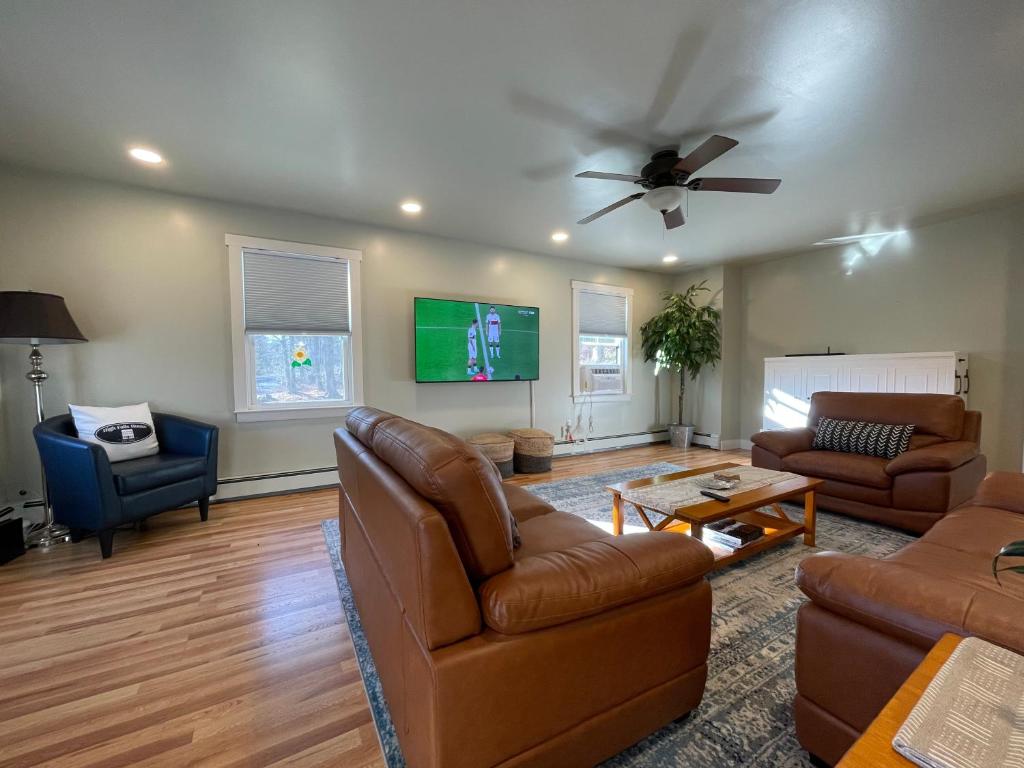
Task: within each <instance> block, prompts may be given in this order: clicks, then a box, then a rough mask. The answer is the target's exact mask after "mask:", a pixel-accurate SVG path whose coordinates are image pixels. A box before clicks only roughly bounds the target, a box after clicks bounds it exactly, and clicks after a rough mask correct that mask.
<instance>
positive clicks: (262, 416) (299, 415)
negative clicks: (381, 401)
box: [235, 403, 361, 423]
mask: <svg viewBox="0 0 1024 768" xmlns="http://www.w3.org/2000/svg"><path fill="white" fill-rule="evenodd" d="M360 405H361V403H353V404H352V405H331V406H315V405H314V406H310V407H302V408H265V409H262V410H253V411H235V421H237V422H239V423H243V422H247V421H293V420H299V419H343V418H345V416H347V415H348V412H349V411H351V410H352V409H353V408H358V407H359V406H360Z"/></svg>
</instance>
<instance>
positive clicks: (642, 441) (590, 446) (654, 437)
mask: <svg viewBox="0 0 1024 768" xmlns="http://www.w3.org/2000/svg"><path fill="white" fill-rule="evenodd" d="M667 442H668V430H665V429H658V430H654V431H649V432H624V433H623V434H620V435H601V436H600V437H588V438H587V439H586V440H584V441H582V442H578V443H572V442H569V441H568V440H556V441H555V456H568V455H570V454H572V453H575V452H578V451H579V450H580V448H581V447H582V450H583V452H584V453H597V452H598V451H613V450H616V449H618V448H629V447H630V446H634V445H652V444H654V443H667Z"/></svg>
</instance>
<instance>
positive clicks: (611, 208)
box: [576, 192, 646, 224]
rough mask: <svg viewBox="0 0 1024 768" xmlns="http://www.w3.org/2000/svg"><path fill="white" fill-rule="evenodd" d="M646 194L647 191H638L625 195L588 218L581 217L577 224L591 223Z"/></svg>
mask: <svg viewBox="0 0 1024 768" xmlns="http://www.w3.org/2000/svg"><path fill="white" fill-rule="evenodd" d="M645 194H646V193H645V192H637V193H636V194H635V195H630V196H629V197H624V198H622V199H621V200H619V201H618V202H617V203H612V204H611V205H609V206H606V207H604V208H602V209H601V210H600V211H597V212H595V213H592V214H590V215H589V216H587V217H586V218H584V219H580V220H579V221H577V222H576V223H577V224H589V223H590V222H592V221H593V220H594V219H598V218H600V217H602V216H604V215H605V214H606V213H611V212H612V211H614V210H615V209H616V208H621V207H622V206H624V205H625V204H626V203H631V202H633V201H634V200H639V199H640V198H641V197H643V196H644V195H645Z"/></svg>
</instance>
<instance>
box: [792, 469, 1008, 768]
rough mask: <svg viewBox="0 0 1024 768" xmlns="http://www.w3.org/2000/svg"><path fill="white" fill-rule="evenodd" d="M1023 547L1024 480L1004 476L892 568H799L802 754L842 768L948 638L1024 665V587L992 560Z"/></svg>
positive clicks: (833, 557)
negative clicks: (1020, 656) (1019, 657)
mask: <svg viewBox="0 0 1024 768" xmlns="http://www.w3.org/2000/svg"><path fill="white" fill-rule="evenodd" d="M1022 539H1024V475H1019V474H1013V473H1009V472H994V473H993V474H991V475H989V476H988V477H987V478H986V479H985V481H984V482H983V483H982V484H981V486H980V487H979V488H978V491H977V494H976V495H975V497H974V499H972V500H971V501H970V503H968V504H966V505H964V506H962V507H960V508H958V509H956V510H954V511H953V512H951V513H950V514H948V515H946V516H945V517H944V518H943V519H942V520H940V521H939V522H937V523H936V524H935V525H934V526H933V527H932V529H931V530H930V531H928V533H926V534H925V535H924V536H922V537H921V538H920V539H919V540H918V541H915V542H914V543H912V544H910V545H909V546H907V547H904V548H903V549H902V550H900V551H899V552H897V553H896V554H894V555H890V556H889V557H887V558H884V559H882V560H873V559H871V558H866V557H857V556H854V555H848V554H842V553H839V552H823V553H820V554H817V555H812V556H811V557H809V558H807V559H806V560H804V561H803V562H802V563H800V566H799V567H798V569H797V583H798V584H799V585H800V589H802V590H803V592H804V594H806V595H807V597H809V598H810V602H808V603H805V604H804V605H803V606H801V608H800V611H799V613H798V614H797V638H796V684H797V696H796V700H795V702H794V710H795V715H796V730H797V736H798V738H799V739H800V743H801V744H802V745H803V747H804V748H805V749H806V750H807V751H808V752H810V753H811V754H813V755H816V756H818V757H819V758H821V759H822V760H823V761H824V762H826V763H828V764H829V765H835V763H836V762H838V761H839V758H840V757H841V756H842V755H843V753H844V752H845V751H846V750H847V749H848V748H849V747H850V745H851V744H853V742H854V741H855V740H856V739H857V737H858V736H859V735H860V734H861V733H862V732H863V731H864V730H865V729H866V728H867V727H868V725H869V724H870V723H871V721H872V720H873V719H874V717H875V716H876V715H877V714H878V713H879V711H881V709H882V707H883V706H885V703H886V702H887V701H888V700H889V699H890V698H891V697H892V695H893V694H894V693H895V692H896V690H897V688H899V686H900V685H901V684H902V683H903V681H904V680H906V678H907V677H908V676H909V675H910V673H911V672H912V671H913V670H914V668H915V667H916V666H917V665H918V664H919V663H920V662H921V659H923V658H924V656H925V654H926V653H927V652H928V650H929V649H930V648H931V647H932V645H934V644H935V642H936V641H937V640H938V639H939V637H941V636H942V635H943V634H944V633H945V632H953V633H956V634H959V635H964V636H968V635H976V636H978V637H982V638H984V639H986V640H989V641H990V642H993V643H996V644H998V645H1002V646H1004V647H1006V648H1010V649H1012V650H1015V651H1018V652H1020V653H1024V576H1020V575H1018V574H1013V573H1007V574H1004V575H1003V577H1002V579H1001V582H1002V583H1001V584H1000V583H997V582H996V580H995V578H993V576H992V558H993V557H994V556H995V554H996V553H997V552H998V551H999V549H1000V547H1002V546H1003V545H1005V544H1008V543H1010V542H1011V541H1019V540H1022Z"/></svg>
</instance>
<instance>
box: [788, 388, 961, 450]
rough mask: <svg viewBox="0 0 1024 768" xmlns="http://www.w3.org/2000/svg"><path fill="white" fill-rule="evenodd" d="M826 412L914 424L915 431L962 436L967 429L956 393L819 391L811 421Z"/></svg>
mask: <svg viewBox="0 0 1024 768" xmlns="http://www.w3.org/2000/svg"><path fill="white" fill-rule="evenodd" d="M822 416H827V417H828V418H832V419H843V420H845V421H871V422H875V423H878V424H913V425H915V431H917V432H921V433H925V434H929V435H938V436H939V437H941V438H944V439H945V440H959V439H960V437H961V435H962V434H963V430H964V401H963V400H962V399H961V398H959V397H957V396H956V395H931V394H906V393H889V392H871V393H863V392H815V393H814V395H812V396H811V408H810V413H809V414H808V419H807V423H808V424H817V423H818V420H819V419H820V418H821V417H822Z"/></svg>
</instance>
